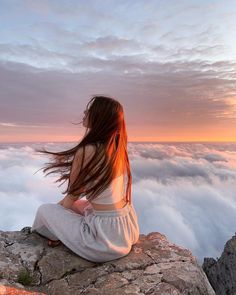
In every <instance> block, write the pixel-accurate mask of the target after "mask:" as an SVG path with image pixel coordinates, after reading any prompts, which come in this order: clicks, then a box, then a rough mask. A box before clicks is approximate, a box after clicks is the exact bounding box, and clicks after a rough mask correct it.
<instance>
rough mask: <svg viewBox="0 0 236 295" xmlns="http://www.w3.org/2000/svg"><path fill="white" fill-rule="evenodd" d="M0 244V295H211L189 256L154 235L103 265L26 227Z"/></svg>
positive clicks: (2, 238)
mask: <svg viewBox="0 0 236 295" xmlns="http://www.w3.org/2000/svg"><path fill="white" fill-rule="evenodd" d="M0 243H1V248H0V249H1V252H0V293H1V292H2V293H1V294H8V290H11V289H14V290H15V291H14V292H15V293H13V292H12V290H11V291H9V292H12V293H9V294H32V293H31V292H33V294H56V295H58V294H60V295H63V294H66V295H70V294H73V295H76V294H91V295H92V294H104V295H105V294H113V295H116V294H117V295H118V294H119V295H120V294H131V295H132V294H140V295H141V294H148V295H151V294H153V295H154V294H155V295H159V294H160V295H165V294H166V295H167V294H168V295H171V294H173V295H180V294H181V295H184V294H186V295H187V294H191V295H198V294H199V295H200V294H202V295H208V294H209V295H211V294H215V292H214V291H213V289H212V287H211V285H210V283H209V281H208V279H207V277H206V274H205V273H204V271H203V269H202V268H201V266H199V265H198V263H197V260H196V258H195V257H194V256H193V255H192V253H191V252H190V251H189V250H187V249H184V248H182V247H179V246H177V245H175V244H172V243H170V242H169V241H168V240H167V239H166V237H165V236H164V235H162V234H160V233H158V232H152V233H149V234H148V235H143V234H141V235H140V237H139V240H138V242H137V244H135V245H133V247H132V250H131V252H130V253H129V254H128V255H126V256H124V257H122V258H119V259H116V260H112V261H108V262H105V263H95V262H91V261H88V260H85V259H83V258H81V257H79V256H78V255H76V254H74V253H73V252H72V251H71V250H69V249H68V248H67V247H65V246H64V245H63V244H61V245H59V246H57V247H55V248H51V247H48V245H47V240H46V239H45V238H43V237H41V236H40V235H38V234H37V233H30V228H28V227H26V228H24V229H22V230H21V231H8V232H3V231H0ZM4 292H5V293H4Z"/></svg>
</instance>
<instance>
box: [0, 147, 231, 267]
mask: <svg viewBox="0 0 236 295" xmlns="http://www.w3.org/2000/svg"><path fill="white" fill-rule="evenodd" d="M35 146H37V147H39V146H40V147H42V145H36V144H32V145H31V146H29V145H28V146H24V145H20V144H18V145H15V146H11V147H10V146H8V145H2V146H1V149H0V179H1V186H0V189H1V190H0V201H1V206H0V215H1V226H0V229H1V230H20V229H21V228H22V227H24V226H31V225H32V222H33V219H34V216H35V213H36V210H37V208H38V206H39V205H40V204H43V203H48V202H49V203H51V202H52V203H56V202H58V201H59V200H60V199H61V198H62V194H61V192H62V191H63V190H64V189H65V188H66V186H65V184H63V185H62V186H61V187H59V183H53V181H55V180H56V177H55V176H51V175H50V176H48V177H44V174H42V171H41V170H40V171H39V172H37V173H36V174H35V172H36V171H37V170H38V169H39V168H41V167H42V165H43V164H45V162H47V160H48V158H44V157H42V156H39V155H37V154H35V153H34V150H33V148H34V147H35ZM43 146H44V147H46V148H47V149H49V150H51V151H59V150H63V149H65V148H69V147H71V146H73V144H72V143H71V144H53V143H51V144H45V145H43ZM128 148H129V158H130V164H131V169H132V176H133V185H132V200H133V204H134V207H135V209H136V212H137V214H138V219H139V224H140V231H141V233H144V234H147V233H149V232H151V231H158V232H160V233H162V234H165V235H166V236H167V238H168V239H169V240H170V241H172V242H174V243H176V244H178V245H181V246H183V247H186V248H188V249H190V250H191V251H192V253H193V254H194V255H195V256H196V257H197V258H198V260H199V262H200V263H202V261H203V258H204V257H215V258H216V257H219V256H220V254H221V252H222V250H223V246H224V244H225V242H226V241H227V240H228V239H229V238H231V236H232V235H233V234H234V232H235V229H236V219H235V214H236V195H235V191H236V181H235V180H236V145H235V144H233V143H232V144H207V143H205V144H200V143H196V144H187V143H181V144H180V143H179V144H175V145H174V144H155V143H151V144H143V143H129V144H128Z"/></svg>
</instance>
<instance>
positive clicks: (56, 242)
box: [48, 239, 61, 248]
mask: <svg viewBox="0 0 236 295" xmlns="http://www.w3.org/2000/svg"><path fill="white" fill-rule="evenodd" d="M60 244H61V241H60V240H56V241H53V240H50V239H48V246H49V247H52V248H54V247H56V246H58V245H60Z"/></svg>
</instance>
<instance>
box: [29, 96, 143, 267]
mask: <svg viewBox="0 0 236 295" xmlns="http://www.w3.org/2000/svg"><path fill="white" fill-rule="evenodd" d="M84 113H85V117H84V119H83V125H84V126H85V127H87V129H86V133H85V136H84V137H83V139H82V140H81V142H80V143H79V144H77V145H76V146H75V147H74V148H72V149H69V150H66V151H63V152H58V153H53V152H49V151H46V150H37V151H39V152H41V153H47V154H51V155H53V157H54V162H53V163H49V166H48V167H47V168H44V170H43V172H45V171H47V170H48V169H52V168H56V170H54V171H52V172H50V173H53V172H60V173H61V175H62V176H61V177H60V178H59V179H58V180H57V181H56V182H58V181H61V180H63V179H65V181H66V180H68V186H67V189H66V191H65V192H63V194H66V196H65V197H64V198H63V199H62V200H61V201H60V202H59V203H57V204H53V203H47V204H43V205H41V206H40V207H39V208H38V210H37V213H36V217H35V220H34V223H33V226H32V229H31V231H32V232H34V231H36V232H37V233H39V234H40V235H42V236H44V237H47V238H48V239H49V242H50V244H49V245H51V246H56V245H57V244H58V243H60V242H62V243H63V244H64V245H66V246H67V247H68V248H70V249H71V250H72V251H73V252H74V253H76V254H78V255H79V256H81V257H83V258H85V259H87V260H90V261H93V262H105V261H109V260H113V259H117V258H120V257H122V256H125V255H127V254H128V253H129V252H130V250H131V247H132V245H133V244H135V243H136V242H137V241H138V239H139V225H138V219H137V215H136V212H135V209H134V207H133V205H132V203H131V181H132V176H131V171H130V164H129V158H128V153H127V133H126V126H125V120H124V112H123V107H122V106H121V104H120V103H119V102H118V101H117V100H115V99H113V98H110V97H105V96H94V97H92V98H91V99H90V101H89V102H88V104H87V106H86V110H85V112H84ZM71 157H72V160H70V158H71ZM64 171H67V172H69V173H63V172H64ZM50 173H48V174H50ZM48 174H47V175H48ZM125 182H127V183H125ZM82 197H85V198H86V199H85V200H82V199H81V198H82Z"/></svg>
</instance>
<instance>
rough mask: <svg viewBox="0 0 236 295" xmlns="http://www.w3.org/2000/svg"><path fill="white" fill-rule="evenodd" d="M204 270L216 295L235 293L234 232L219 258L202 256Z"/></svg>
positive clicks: (235, 249)
mask: <svg viewBox="0 0 236 295" xmlns="http://www.w3.org/2000/svg"><path fill="white" fill-rule="evenodd" d="M202 267H203V270H204V271H205V273H206V275H207V277H208V279H209V281H210V282H211V285H212V287H213V288H214V290H215V292H216V294H217V295H235V294H236V233H235V235H234V236H232V238H231V239H230V240H229V241H227V242H226V244H225V246H224V250H223V252H222V254H221V257H220V258H217V260H215V259H214V258H204V261H203V265H202Z"/></svg>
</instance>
